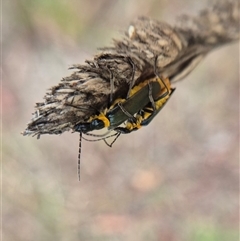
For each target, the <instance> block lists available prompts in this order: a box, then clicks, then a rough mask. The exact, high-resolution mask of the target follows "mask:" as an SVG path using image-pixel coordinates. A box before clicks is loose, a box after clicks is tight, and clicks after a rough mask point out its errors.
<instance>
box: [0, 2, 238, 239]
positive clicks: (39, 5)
mask: <svg viewBox="0 0 240 241" xmlns="http://www.w3.org/2000/svg"><path fill="white" fill-rule="evenodd" d="M208 5H209V1H207V0H203V1H197V0H194V1H192V0H185V1H178V0H172V1H167V0H161V1H159V0H149V1H145V0H132V1H127V0H115V1H113V0H102V1H93V0H88V1H83V0H68V1H67V0H58V1H49V0H34V1H30V0H12V1H3V10H2V11H3V20H2V26H3V43H2V50H3V57H2V59H3V76H2V77H3V80H4V81H3V96H2V99H3V113H2V123H3V130H2V131H3V133H2V134H3V146H2V151H3V165H2V166H3V178H2V181H3V184H2V193H3V205H2V209H3V240H8V241H12V240H18V241H28V240H29V241H32V240H35V241H40V240H45V241H47V240H68V241H75V240H90V241H91V240H111V241H112V240H125V241H135V240H136V241H141V240H150V241H155V240H161V241H182V240H184V241H215V240H218V241H225V240H226V241H229V240H231V241H235V240H238V238H239V237H238V225H239V220H238V194H239V191H238V176H239V166H238V159H239V46H238V43H235V44H231V45H228V46H224V47H222V48H219V49H217V50H215V51H213V52H212V53H210V54H209V55H208V56H207V57H206V59H205V60H204V61H203V62H202V63H201V64H200V65H199V66H198V67H197V68H196V70H194V71H193V72H192V73H191V74H190V75H189V76H188V77H187V78H185V79H184V80H183V81H181V82H178V83H176V84H175V86H176V88H177V90H176V91H175V93H174V95H173V96H172V98H171V100H170V101H169V102H168V103H167V105H166V107H165V108H164V109H163V110H162V111H161V113H160V114H159V115H158V116H157V117H156V118H155V119H154V121H153V122H152V123H151V124H150V125H149V126H147V127H145V128H142V129H141V130H139V131H137V132H135V133H131V134H129V135H122V136H120V138H119V139H118V140H117V142H116V143H115V144H114V145H113V147H112V148H109V147H108V146H106V145H105V144H104V142H94V143H91V142H86V141H83V143H82V157H81V181H80V182H79V181H78V176H77V155H78V141H79V135H78V134H77V133H74V134H72V133H64V134H62V135H60V136H50V135H45V136H44V135H43V136H41V138H40V140H37V138H35V137H23V136H22V135H21V134H20V133H21V132H22V131H23V130H24V129H25V127H26V124H27V122H29V121H30V119H31V113H32V112H34V105H35V103H36V102H42V101H43V96H44V95H45V93H46V90H47V89H48V88H50V87H51V86H53V85H56V84H57V83H58V82H59V81H60V80H61V78H62V77H65V76H68V75H70V74H71V73H72V71H71V70H68V67H69V66H70V65H71V64H76V63H81V64H82V63H84V61H85V60H86V59H91V58H92V57H93V55H94V54H96V53H97V48H99V47H104V46H109V45H111V40H112V38H120V37H121V32H122V31H124V30H127V28H128V25H129V23H130V22H131V20H133V19H134V18H136V17H137V16H139V15H146V16H150V17H152V18H155V19H158V20H161V21H166V22H168V23H171V24H173V23H174V21H176V17H177V16H179V15H180V14H182V13H188V14H196V13H197V12H198V11H199V10H201V9H202V8H204V7H206V6H208Z"/></svg>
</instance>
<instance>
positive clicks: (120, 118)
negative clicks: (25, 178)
mask: <svg viewBox="0 0 240 241" xmlns="http://www.w3.org/2000/svg"><path fill="white" fill-rule="evenodd" d="M174 90H175V89H173V88H171V84H170V81H169V79H166V80H165V81H163V80H161V79H160V78H159V77H156V78H152V79H148V80H145V81H144V82H142V83H140V84H139V85H137V86H135V87H133V88H132V89H130V91H129V94H128V95H129V98H127V99H116V100H115V101H114V102H113V104H112V105H111V106H110V108H109V109H106V110H105V111H104V112H102V113H100V114H99V115H95V116H93V117H91V118H90V119H89V121H88V122H86V123H78V124H77V125H75V127H74V130H75V131H77V132H80V140H79V153H78V176H79V180H80V157H81V145H82V144H81V142H82V138H83V139H85V138H84V137H83V135H82V134H83V133H84V134H87V135H91V136H95V137H100V139H96V140H88V141H98V140H103V141H104V142H105V143H106V144H107V145H108V146H110V147H111V146H112V145H113V143H114V142H115V141H116V140H117V138H118V137H119V135H120V134H127V133H130V132H132V131H134V130H138V129H139V128H140V127H141V126H144V125H148V124H149V123H150V122H151V121H152V120H153V118H154V117H155V116H156V115H157V114H158V113H159V111H160V110H161V109H162V108H163V106H164V105H165V104H166V102H167V101H168V99H169V98H170V96H171V95H172V93H173V92H174ZM124 122H125V123H124ZM122 124H123V127H122V126H121V125H122ZM105 127H107V128H108V129H109V130H110V131H111V130H114V131H115V132H116V133H115V134H113V135H109V136H106V135H103V136H100V135H94V134H89V133H88V132H90V131H94V130H100V129H102V128H105ZM112 136H115V138H114V140H113V141H112V142H111V144H108V143H107V141H106V139H107V138H108V137H112ZM85 140H87V139H85Z"/></svg>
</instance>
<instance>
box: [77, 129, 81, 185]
mask: <svg viewBox="0 0 240 241" xmlns="http://www.w3.org/2000/svg"><path fill="white" fill-rule="evenodd" d="M81 151H82V132H81V131H80V136H79V147H78V180H79V182H80V166H81V165H80V164H81V162H80V160H81Z"/></svg>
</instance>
